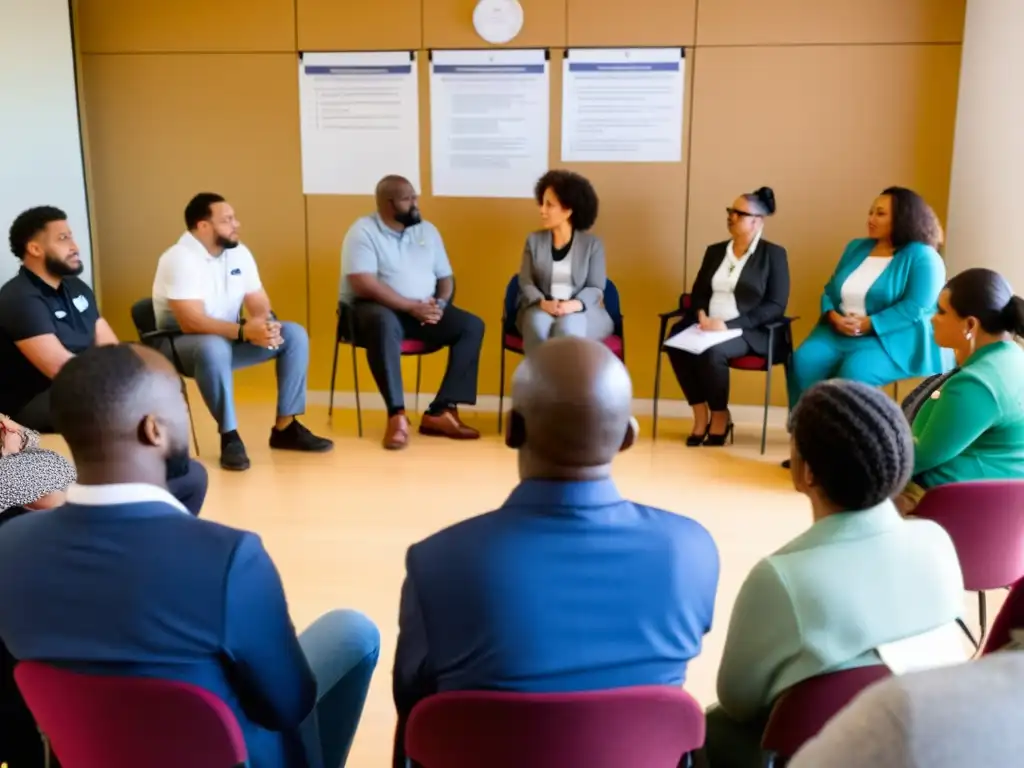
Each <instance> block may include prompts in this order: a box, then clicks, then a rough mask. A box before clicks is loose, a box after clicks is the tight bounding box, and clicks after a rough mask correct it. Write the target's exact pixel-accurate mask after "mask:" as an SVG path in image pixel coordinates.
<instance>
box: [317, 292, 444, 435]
mask: <svg viewBox="0 0 1024 768" xmlns="http://www.w3.org/2000/svg"><path fill="white" fill-rule="evenodd" d="M454 298H455V293H454V291H453V292H452V299H454ZM342 344H348V345H349V346H350V347H351V348H352V386H353V388H354V389H355V393H356V425H357V427H358V430H359V436H360V437H362V436H363V408H362V404H361V402H360V400H359V364H358V362H357V360H356V350H357V349H360V348H361V349H366V345H365V344H362V343H359V342H358V341H357V340H356V321H355V314H354V313H353V311H352V307H351V306H350V305H349V304H346V303H344V302H339V303H338V329H337V332H336V333H335V337H334V362H333V363H332V364H331V394H330V400H329V402H328V406H327V415H328V416H333V415H334V382H335V380H336V379H337V376H338V347H340V346H341V345H342ZM442 349H444V347H436V346H432V345H430V344H426V343H424V342H422V341H416V340H415V339H404V340H403V341H402V357H408V356H409V355H416V410H417V411H418V410H419V409H420V381H421V379H422V377H423V356H424V355H432V354H434V353H435V352H440V351H441V350H442Z"/></svg>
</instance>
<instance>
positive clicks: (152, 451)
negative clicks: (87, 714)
mask: <svg viewBox="0 0 1024 768" xmlns="http://www.w3.org/2000/svg"><path fill="white" fill-rule="evenodd" d="M53 414H54V419H55V421H56V426H57V428H58V430H59V431H60V433H61V434H62V435H63V436H64V439H65V440H66V441H67V443H68V446H69V447H70V448H71V453H72V455H73V457H74V461H75V466H76V468H77V470H78V484H76V485H72V486H71V487H70V488H68V490H67V504H66V505H65V506H63V507H60V508H58V509H55V510H50V511H41V512H33V513H32V514H28V515H22V516H21V517H19V518H16V519H14V520H11V521H9V522H7V523H6V524H5V525H4V527H3V530H2V531H0V638H2V639H3V641H4V643H5V644H6V645H7V647H8V649H9V650H10V652H11V654H12V655H13V656H14V658H15V659H17V660H19V661H24V660H33V661H42V662H52V663H59V664H60V665H61V666H63V667H65V668H68V669H71V670H74V671H78V672H83V673H97V674H104V675H134V676H140V677H156V678H163V679H169V680H177V681H180V682H184V683H191V684H193V685H198V686H200V687H202V688H205V689H206V690H208V691H210V692H212V693H214V694H215V695H217V696H218V697H220V698H221V699H222V700H223V701H224V702H225V703H226V704H227V705H228V706H229V707H230V708H231V710H232V711H233V712H234V715H235V717H236V718H237V720H238V723H239V725H240V726H241V728H242V733H243V735H244V736H245V743H246V747H247V749H248V753H249V762H248V765H249V766H251V768H306V767H307V766H310V767H312V766H318V767H319V766H323V767H324V768H339V766H342V765H344V763H345V759H346V756H347V753H348V749H349V746H350V744H351V743H352V737H353V736H354V735H355V730H356V726H357V724H358V722H359V718H360V715H361V713H362V708H363V702H364V700H365V698H366V691H367V688H368V686H369V683H370V676H371V675H372V673H373V670H374V668H375V667H376V664H377V657H378V654H379V649H380V637H379V634H378V632H377V628H376V627H375V626H374V625H373V623H372V622H371V621H370V620H369V619H368V618H366V617H365V616H363V615H362V614H360V613H356V612H355V611H332V612H329V613H327V614H325V615H323V616H321V617H320V618H319V619H317V620H316V621H315V622H314V623H313V624H312V626H310V627H309V628H308V629H307V630H306V631H305V632H303V633H302V635H301V636H300V637H296V634H295V627H294V626H293V625H292V621H291V619H290V618H289V615H288V605H287V602H286V601H285V595H284V590H283V588H282V585H281V579H280V576H279V575H278V572H277V569H276V568H275V567H274V563H273V561H272V560H271V559H270V555H269V554H267V551H266V550H265V549H264V548H263V543H262V542H261V541H260V538H259V536H257V535H256V534H254V533H249V532H247V531H241V530H237V529H234V528H229V527H227V526H225V525H219V524H217V523H213V522H209V521H206V520H200V519H197V518H195V517H193V516H192V515H190V514H189V513H188V511H187V510H186V509H185V507H184V506H183V505H182V504H181V503H180V502H178V501H177V500H176V499H175V498H174V497H173V496H172V495H171V494H170V493H168V491H167V481H166V475H167V464H168V460H169V459H171V458H173V457H174V456H177V455H182V454H184V455H187V454H188V413H187V411H186V407H185V401H184V399H183V397H182V395H181V385H180V383H179V381H178V376H177V374H176V373H175V371H174V368H173V367H172V366H171V364H170V363H169V362H168V361H167V360H166V358H164V357H163V356H162V355H161V354H159V353H158V352H156V351H154V350H151V349H149V348H147V347H141V346H137V345H131V344H121V345H115V346H104V347H94V348H92V349H90V350H87V351H85V352H82V353H80V354H78V355H76V356H75V357H73V358H71V359H70V360H69V361H68V362H67V363H66V364H65V365H64V367H63V368H61V370H60V372H59V373H58V374H57V376H56V378H55V379H54V382H53ZM321 736H322V737H323V738H322V739H321ZM60 757H61V756H60V754H58V755H57V758H58V759H60Z"/></svg>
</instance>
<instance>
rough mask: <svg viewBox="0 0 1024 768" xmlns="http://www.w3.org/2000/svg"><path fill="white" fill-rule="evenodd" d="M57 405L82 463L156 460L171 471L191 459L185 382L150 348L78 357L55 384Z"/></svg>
mask: <svg viewBox="0 0 1024 768" xmlns="http://www.w3.org/2000/svg"><path fill="white" fill-rule="evenodd" d="M51 401H52V403H53V405H52V408H53V417H54V421H55V422H56V425H57V429H58V430H59V431H60V433H61V434H62V435H63V436H64V439H65V440H66V441H67V443H68V446H69V447H70V448H71V452H72V455H73V456H74V458H75V463H76V464H79V465H82V464H92V465H94V466H95V465H97V464H103V463H104V462H109V463H129V464H130V463H131V462H132V461H133V460H134V459H136V458H137V457H141V456H142V455H149V458H150V459H151V461H152V463H153V465H154V466H159V467H161V468H162V469H163V468H165V463H166V461H167V460H169V459H170V458H172V457H173V456H175V455H180V454H181V452H182V450H184V452H185V454H186V456H187V454H188V412H187V410H186V408H185V401H184V398H183V397H182V394H181V384H180V380H179V379H178V375H177V373H175V370H174V368H173V366H171V364H170V363H169V362H168V361H167V359H166V358H164V356H163V355H161V354H159V353H158V352H155V351H154V350H152V349H149V348H148V347H143V346H139V345H137V344H116V345H111V346H103V347H93V348H91V349H89V350H86V351H85V352H83V353H82V354H80V355H76V356H75V357H73V358H71V360H69V361H68V362H67V364H66V365H65V366H64V367H63V368H61V370H60V372H59V373H58V374H57V376H56V378H55V379H54V380H53V388H52V391H51ZM139 463H141V464H145V463H146V461H145V459H143V460H142V461H140V462H139ZM139 482H147V481H146V480H144V479H142V478H140V479H139Z"/></svg>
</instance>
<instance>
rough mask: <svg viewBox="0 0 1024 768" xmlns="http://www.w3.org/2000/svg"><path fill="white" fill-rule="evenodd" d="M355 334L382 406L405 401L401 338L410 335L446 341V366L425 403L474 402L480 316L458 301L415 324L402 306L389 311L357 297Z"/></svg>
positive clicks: (402, 404)
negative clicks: (431, 322)
mask: <svg viewBox="0 0 1024 768" xmlns="http://www.w3.org/2000/svg"><path fill="white" fill-rule="evenodd" d="M352 311H353V312H354V313H355V315H354V317H355V330H356V339H357V340H358V342H359V344H360V346H365V347H366V357H367V360H368V361H369V363H370V371H371V372H372V373H373V379H374V381H376V382H377V389H379V390H380V393H381V395H382V396H383V397H384V403H385V404H386V405H387V408H388V411H389V412H391V413H393V412H395V411H397V410H400V409H402V408H404V407H405V389H404V387H403V386H402V341H403V340H405V339H414V340H416V341H422V342H423V343H425V344H430V345H432V346H438V347H448V367H447V369H445V372H444V378H443V379H442V380H441V387H440V389H438V391H437V397H436V398H435V399H434V402H433V404H432V406H431V407H441V408H445V407H450V406H455V405H473V404H474V403H476V390H477V376H478V374H479V369H480V347H481V346H483V341H484V321H483V320H481V319H480V318H479V317H477V316H476V315H473V314H471V313H469V312H466V311H465V310H463V309H459V308H458V307H452V306H449V307H447V308H446V309H445V311H444V314H443V315H442V316H441V319H440V320H439V321H438V322H437V323H436V324H435V325H421V324H420V322H419V320H417V319H416V318H414V317H413V316H412V315H409V314H406V313H405V312H395V311H394V310H393V309H389V308H388V307H385V306H384V305H383V304H378V303H376V302H373V301H357V302H355V303H354V304H353V306H352Z"/></svg>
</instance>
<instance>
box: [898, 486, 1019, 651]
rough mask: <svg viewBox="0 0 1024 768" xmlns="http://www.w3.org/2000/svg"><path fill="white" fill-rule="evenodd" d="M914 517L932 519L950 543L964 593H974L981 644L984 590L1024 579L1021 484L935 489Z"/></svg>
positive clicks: (985, 609)
mask: <svg viewBox="0 0 1024 768" xmlns="http://www.w3.org/2000/svg"><path fill="white" fill-rule="evenodd" d="M913 514H914V517H922V518H926V519H928V520H934V521H935V522H936V523H938V524H939V525H941V526H942V527H943V528H945V529H946V532H947V533H948V534H949V536H950V538H952V539H953V546H954V547H956V554H957V557H958V558H959V559H960V570H962V571H963V574H964V588H965V589H967V590H968V591H970V592H977V593H978V620H979V624H980V626H981V637H979V638H978V641H977V642H976V643H975V646H978V645H980V644H981V642H982V641H983V640H984V638H985V632H986V629H987V623H988V605H987V604H986V602H985V591H986V590H989V589H999V588H1001V587H1009V586H1011V585H1013V584H1016V583H1017V582H1018V581H1020V580H1021V579H1022V578H1024V480H976V481H971V482H965V483H949V484H948V485H939V486H936V487H935V488H932V489H931V490H929V491H928V492H927V493H926V494H925V495H924V497H923V498H922V499H921V501H920V503H919V504H918V505H917V508H916V509H915V510H914V512H913ZM968 634H970V633H968ZM971 639H972V641H973V639H974V638H973V637H972V638H971Z"/></svg>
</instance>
